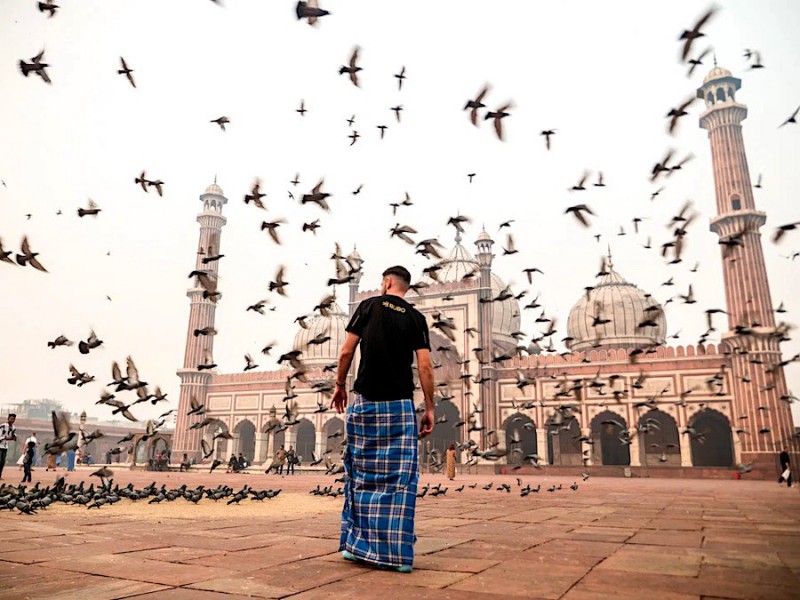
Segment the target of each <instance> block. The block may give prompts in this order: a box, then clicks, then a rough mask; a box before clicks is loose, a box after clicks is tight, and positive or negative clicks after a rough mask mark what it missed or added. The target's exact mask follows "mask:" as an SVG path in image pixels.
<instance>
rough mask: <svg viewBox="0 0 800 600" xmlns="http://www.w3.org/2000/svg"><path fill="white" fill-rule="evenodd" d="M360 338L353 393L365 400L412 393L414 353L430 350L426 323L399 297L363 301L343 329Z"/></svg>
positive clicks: (377, 297) (408, 396) (394, 397)
mask: <svg viewBox="0 0 800 600" xmlns="http://www.w3.org/2000/svg"><path fill="white" fill-rule="evenodd" d="M346 331H349V332H352V333H354V334H356V335H357V336H359V337H360V338H361V342H360V347H361V360H360V362H359V364H358V376H357V377H356V382H355V385H354V386H353V387H354V388H355V391H356V392H358V393H359V394H361V395H362V396H364V398H366V399H367V400H376V401H381V400H403V399H406V398H411V397H412V396H413V394H414V378H413V375H412V373H411V364H412V362H413V360H414V351H415V350H420V349H421V348H427V349H428V350H430V349H431V343H430V338H429V337H428V322H427V321H426V320H425V317H424V316H422V313H420V312H419V311H418V310H417V309H416V308H414V307H413V306H411V305H410V304H409V303H408V302H406V301H405V300H403V299H402V298H401V297H400V296H395V295H393V294H384V295H383V296H376V297H374V298H368V299H366V300H364V301H363V302H362V303H361V304H359V305H358V308H356V311H355V313H353V318H352V319H350V323H349V324H348V325H347V327H346Z"/></svg>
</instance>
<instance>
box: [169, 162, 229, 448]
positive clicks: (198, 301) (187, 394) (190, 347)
mask: <svg viewBox="0 0 800 600" xmlns="http://www.w3.org/2000/svg"><path fill="white" fill-rule="evenodd" d="M200 200H201V201H202V202H203V211H202V212H201V213H200V214H199V215H197V222H198V223H200V241H199V243H198V246H197V259H196V260H195V267H194V268H195V270H197V271H205V272H207V273H208V274H209V277H210V278H211V279H212V280H216V279H217V274H218V272H219V260H207V261H206V262H203V259H209V258H212V257H213V256H214V255H216V254H219V252H220V234H221V233H222V226H223V225H225V223H226V222H227V219H225V217H223V216H222V207H223V206H224V205H225V204H226V203H227V202H228V199H227V198H226V197H225V196H224V195H223V194H222V189H221V188H220V187H219V186H218V185H217V182H216V178H215V179H214V183H212V184H211V185H210V186H208V187H207V188H206V191H205V192H204V193H203V194H201V195H200ZM192 283H193V285H192V287H190V288H189V290H188V291H187V292H186V295H187V296H188V297H189V301H190V307H189V327H188V329H187V331H186V350H185V351H184V355H183V368H182V369H178V377H180V378H181V391H180V399H179V401H178V420H177V423H176V424H175V434H174V436H173V441H172V459H173V461H174V462H179V461H180V460H181V459H182V457H183V454H184V453H186V454H187V455H188V456H189V458H190V459H191V458H194V459H195V460H196V461H197V462H200V459H201V458H202V456H201V448H200V436H201V432H200V430H198V429H189V426H190V425H191V424H192V423H196V422H198V421H200V420H202V419H203V418H204V417H200V416H196V415H193V416H191V417H190V416H187V414H186V413H188V412H189V410H190V403H189V399H190V398H191V397H192V396H194V397H196V398H197V399H198V400H199V401H200V402H201V403H205V402H206V390H207V386H208V383H209V381H210V380H211V373H210V372H209V370H207V369H204V370H202V371H201V370H200V369H198V368H197V367H198V365H202V364H204V363H206V361H207V360H209V357H211V356H212V353H213V350H214V336H213V335H195V330H197V329H203V328H205V327H214V316H215V312H216V309H217V305H216V304H215V303H214V302H212V301H211V299H209V298H203V288H202V287H200V285H199V283H198V281H197V278H196V277H195V278H194V279H193V280H192ZM218 298H219V297H218Z"/></svg>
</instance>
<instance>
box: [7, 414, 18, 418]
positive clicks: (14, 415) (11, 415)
mask: <svg viewBox="0 0 800 600" xmlns="http://www.w3.org/2000/svg"><path fill="white" fill-rule="evenodd" d="M8 416H9V417H14V418H15V419H16V418H17V415H16V413H8Z"/></svg>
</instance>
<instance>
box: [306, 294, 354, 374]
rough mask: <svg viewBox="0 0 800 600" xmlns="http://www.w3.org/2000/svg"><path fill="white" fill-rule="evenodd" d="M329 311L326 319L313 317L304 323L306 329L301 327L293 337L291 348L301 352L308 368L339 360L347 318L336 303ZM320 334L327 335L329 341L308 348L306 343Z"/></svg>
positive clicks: (345, 334) (320, 316)
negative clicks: (306, 326)
mask: <svg viewBox="0 0 800 600" xmlns="http://www.w3.org/2000/svg"><path fill="white" fill-rule="evenodd" d="M330 310H331V314H330V315H329V316H327V317H323V316H322V315H314V316H313V317H311V318H310V319H308V320H307V321H306V324H307V325H308V329H303V328H302V327H301V328H300V329H299V330H298V332H297V334H296V335H295V336H294V346H293V348H294V349H295V350H302V351H303V355H302V356H301V359H302V360H303V361H304V362H305V363H306V364H307V365H308V366H309V367H323V366H325V365H327V364H329V363H332V362H336V361H337V360H339V350H340V349H341V347H342V344H343V343H344V339H345V337H347V333H346V332H345V330H344V328H345V327H347V321H348V317H347V313H345V312H344V311H343V310H342V309H341V307H340V306H339V305H338V304H337V303H336V302H334V303H333V305H332V306H331V309H330ZM321 333H324V334H325V335H329V336H330V338H331V339H329V340H328V341H326V342H324V343H322V344H314V345H312V346H309V345H308V341H309V340H313V339H314V338H315V337H316V336H317V335H319V334H321Z"/></svg>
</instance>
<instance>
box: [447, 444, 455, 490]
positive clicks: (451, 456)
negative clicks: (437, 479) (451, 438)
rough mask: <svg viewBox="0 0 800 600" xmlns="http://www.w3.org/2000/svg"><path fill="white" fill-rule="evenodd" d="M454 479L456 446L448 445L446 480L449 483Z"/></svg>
mask: <svg viewBox="0 0 800 600" xmlns="http://www.w3.org/2000/svg"><path fill="white" fill-rule="evenodd" d="M455 477H456V445H455V444H454V443H453V444H450V447H449V448H448V449H447V478H448V479H450V480H451V481H452V480H453V479H455Z"/></svg>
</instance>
